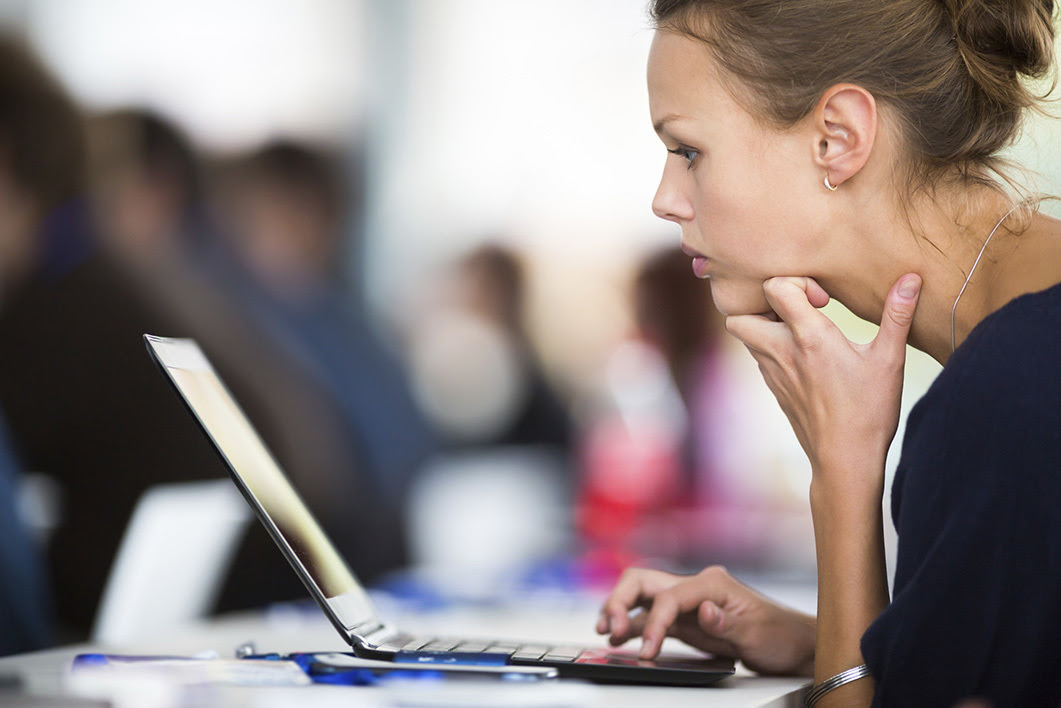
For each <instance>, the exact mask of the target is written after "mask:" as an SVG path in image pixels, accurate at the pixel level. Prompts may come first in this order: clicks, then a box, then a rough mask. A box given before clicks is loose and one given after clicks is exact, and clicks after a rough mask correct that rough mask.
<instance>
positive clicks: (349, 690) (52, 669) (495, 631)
mask: <svg viewBox="0 0 1061 708" xmlns="http://www.w3.org/2000/svg"><path fill="white" fill-rule="evenodd" d="M538 605H541V606H538ZM379 610H380V613H381V614H382V615H383V616H385V617H388V619H392V621H395V622H396V623H397V624H398V625H399V626H401V627H402V629H405V630H412V631H416V632H424V633H435V632H437V633H439V634H445V635H453V634H458V635H465V636H492V637H502V636H503V637H515V638H519V639H526V640H531V641H533V640H539V641H552V642H565V643H567V642H570V643H573V644H584V645H589V646H594V645H598V646H599V645H600V644H601V639H600V638H599V637H597V636H596V635H595V634H594V633H593V631H592V625H593V622H594V620H595V608H594V607H592V606H589V605H587V604H585V603H575V602H573V601H566V602H565V601H564V600H563V599H558V600H556V601H546V600H537V601H535V603H534V604H532V605H531V606H525V607H522V608H520V611H519V613H516V612H514V611H513V610H512V609H502V608H487V609H482V608H477V609H450V610H446V611H442V612H433V613H417V614H415V615H410V614H408V613H404V614H403V613H400V612H399V611H398V609H397V608H391V607H380V608H379ZM247 641H253V642H254V643H255V644H256V646H257V648H258V650H259V651H261V652H271V651H276V652H280V653H287V652H293V651H344V650H348V648H347V647H346V646H345V645H344V644H343V642H342V640H341V639H340V637H339V635H338V634H337V633H336V632H335V631H334V629H332V627H331V625H329V624H328V623H327V621H326V620H325V619H324V617H323V615H320V614H319V613H315V612H312V611H311V612H290V613H279V614H278V613H271V614H267V615H264V616H263V615H233V616H229V617H225V618H220V619H218V620H215V621H212V622H209V623H204V624H201V625H195V626H191V627H188V628H186V629H184V630H181V631H180V632H175V633H172V634H170V635H169V636H167V637H165V638H159V639H155V640H151V641H144V642H137V643H136V644H135V645H132V646H126V647H99V646H88V645H84V646H74V647H68V648H62V649H55V650H49V651H44V652H38V653H34V654H25V655H20V656H14V657H7V658H4V659H0V676H11V675H18V676H20V677H21V679H22V681H23V686H24V688H25V690H26V691H27V692H28V693H30V694H33V695H37V696H49V695H57V694H59V693H61V692H62V691H63V686H64V675H65V672H66V671H67V669H68V667H69V666H70V661H71V659H72V658H73V657H74V656H75V655H76V654H79V653H83V652H88V651H110V652H113V653H127V654H169V655H174V654H178V655H191V654H196V653H199V652H202V651H205V650H214V651H217V652H218V653H219V654H220V655H221V656H222V657H231V656H233V652H234V650H235V648H236V647H237V646H238V645H240V644H242V643H244V642H247ZM668 641H672V640H668ZM678 646H679V645H677V644H675V645H673V647H668V649H672V648H674V647H678ZM546 683H548V684H554V683H558V684H560V685H553V686H546V685H545V684H546ZM808 683H809V682H808V680H806V679H794V678H764V677H759V676H754V675H752V674H750V673H749V672H747V671H746V670H745V669H743V667H739V668H738V672H737V675H735V676H733V677H731V678H729V679H726V680H725V681H723V682H721V683H720V684H718V685H717V686H715V687H710V688H671V687H653V686H607V685H592V684H571V683H568V682H566V681H560V682H543V684H541V685H538V686H536V685H532V684H522V685H518V686H503V687H501V688H495V689H491V690H494V691H506V692H509V691H511V693H510V694H507V695H506V697H505V699H504V700H501V696H500V695H498V694H495V695H494V696H493V697H491V699H490V702H489V705H491V706H498V705H511V706H520V707H521V708H522V707H524V706H550V707H553V708H558V707H559V706H600V707H602V708H603V707H607V708H616V707H623V706H630V707H631V708H632V707H634V706H636V707H637V708H646V706H647V707H649V708H652V707H653V706H662V705H666V706H668V707H671V706H673V707H675V708H681V707H682V706H698V707H701V706H726V707H728V706H784V707H789V706H791V707H793V708H794V707H796V706H800V705H802V704H801V702H800V701H801V697H802V694H803V689H804V688H805V687H806V686H807V685H808ZM492 685H495V684H492ZM449 686H450V684H441V685H435V686H433V687H432V689H431V694H430V696H427V695H425V696H424V697H423V698H424V702H418V703H416V704H417V705H425V706H427V705H436V706H442V705H473V706H474V705H487V703H486V702H484V701H485V699H486V696H484V695H482V693H480V694H478V698H477V696H476V695H469V694H467V693H465V694H464V695H460V694H457V693H456V691H457V690H467V689H460V688H459V687H458V686H457V685H456V684H453V686H454V688H453V691H454V692H453V693H452V695H449V696H447V691H448V690H449ZM414 698H415V697H414ZM447 698H448V702H447ZM409 700H410V699H409V696H408V695H399V694H396V693H395V690H394V689H385V688H377V687H332V686H319V685H315V686H310V687H305V688H299V687H293V688H243V687H229V688H224V689H219V690H218V691H216V692H214V693H211V694H210V696H209V699H208V701H207V702H206V703H204V704H209V705H232V706H250V705H253V706H262V705H265V706H280V705H297V706H299V708H317V706H331V705H333V704H335V705H340V704H342V705H344V706H350V705H357V706H372V707H375V706H381V707H382V706H394V705H396V704H397V703H399V702H401V703H403V704H408V701H409ZM0 702H2V701H0Z"/></svg>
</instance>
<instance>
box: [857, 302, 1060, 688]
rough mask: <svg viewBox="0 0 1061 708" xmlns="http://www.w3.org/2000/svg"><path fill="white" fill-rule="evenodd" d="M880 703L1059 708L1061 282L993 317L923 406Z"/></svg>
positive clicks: (906, 460)
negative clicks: (976, 699) (973, 701)
mask: <svg viewBox="0 0 1061 708" xmlns="http://www.w3.org/2000/svg"><path fill="white" fill-rule="evenodd" d="M892 517H893V518H894V520H895V527H896V529H897V530H898V533H899V549H898V557H897V564H896V572H895V588H894V592H893V594H892V603H891V605H890V606H889V607H888V608H887V609H886V610H884V612H883V613H881V615H880V617H879V618H878V619H877V620H876V621H875V622H874V623H873V624H872V625H871V626H870V628H869V629H868V630H867V631H866V634H865V635H864V636H863V637H862V655H863V657H864V658H865V660H866V663H867V664H868V665H869V667H870V669H871V671H872V673H873V677H874V679H875V681H876V698H875V700H874V705H875V706H952V705H953V704H954V703H955V702H956V701H958V700H960V699H962V698H966V697H970V696H983V697H986V698H988V699H989V700H990V701H991V702H992V703H993V704H994V706H995V708H1004V707H1005V706H1050V707H1051V708H1055V707H1056V706H1058V705H1061V285H1057V286H1054V287H1052V288H1050V289H1049V290H1045V291H1043V292H1039V293H1032V294H1028V295H1024V296H1021V297H1019V298H1017V299H1015V300H1013V301H1012V302H1010V303H1008V304H1007V305H1006V306H1004V307H1003V308H1002V309H1000V310H998V311H997V312H995V313H993V314H991V315H990V316H988V317H987V318H985V319H984V320H983V321H982V322H981V323H980V324H979V325H978V326H977V327H976V328H975V329H974V330H973V331H972V333H971V334H970V335H969V337H968V339H967V340H966V341H965V342H964V343H963V344H962V345H961V346H960V347H959V348H958V350H957V351H956V352H954V354H953V355H952V356H951V358H950V361H948V362H947V366H946V367H945V368H944V369H943V371H942V373H940V375H939V377H937V379H936V381H935V382H934V383H933V384H932V387H931V388H930V389H929V390H928V393H926V394H925V396H924V398H922V399H921V400H920V401H919V402H918V403H917V405H916V406H915V407H914V409H913V411H911V413H910V418H909V421H908V423H907V426H906V436H905V439H904V440H903V449H902V456H901V458H900V461H899V467H898V470H897V472H896V475H895V483H894V486H893V488H892Z"/></svg>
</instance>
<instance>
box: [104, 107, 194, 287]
mask: <svg viewBox="0 0 1061 708" xmlns="http://www.w3.org/2000/svg"><path fill="white" fill-rule="evenodd" d="M88 152H89V165H90V168H91V196H92V203H93V207H94V209H93V212H94V215H95V219H96V223H97V229H96V231H97V233H98V235H99V237H100V240H101V243H102V245H103V247H104V248H106V249H107V250H108V251H109V252H110V253H111V254H112V255H113V256H114V258H115V259H117V260H119V261H122V262H123V263H127V264H128V266H129V268H130V269H135V270H148V271H151V270H164V269H165V268H167V267H178V266H179V265H180V264H181V263H182V262H183V261H186V260H189V259H190V258H191V257H192V256H193V255H194V253H195V251H196V250H197V247H198V246H199V245H200V244H201V243H202V242H203V241H204V240H205V239H206V237H207V233H206V231H207V229H208V228H209V225H208V224H207V222H206V220H205V217H204V214H203V199H202V185H201V175H200V168H199V164H198V162H199V161H198V158H197V156H196V154H195V151H194V150H193V148H192V146H191V144H190V142H189V141H188V139H187V138H186V137H185V136H184V135H183V134H182V133H181V131H180V130H179V129H178V128H177V127H176V126H175V125H173V124H172V123H170V122H169V121H168V120H166V119H165V118H164V117H162V116H161V115H159V114H157V113H155V112H153V111H149V110H147V109H141V108H126V109H120V110H114V111H110V112H107V113H103V114H101V115H97V116H93V117H92V118H91V119H90V120H89V122H88Z"/></svg>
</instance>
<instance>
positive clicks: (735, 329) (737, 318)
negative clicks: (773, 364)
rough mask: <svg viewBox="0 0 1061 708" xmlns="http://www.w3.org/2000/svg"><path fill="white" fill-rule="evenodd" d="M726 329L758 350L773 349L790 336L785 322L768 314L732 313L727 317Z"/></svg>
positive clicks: (749, 346) (745, 344)
mask: <svg viewBox="0 0 1061 708" xmlns="http://www.w3.org/2000/svg"><path fill="white" fill-rule="evenodd" d="M726 331H728V332H729V333H730V334H732V335H733V336H734V337H736V338H737V339H739V340H740V341H741V342H742V343H743V344H744V346H746V347H748V348H749V349H752V350H754V351H757V352H770V351H773V350H774V349H776V348H777V346H778V345H779V344H780V343H781V341H782V340H783V338H785V337H787V336H788V334H787V328H786V326H785V324H784V323H782V322H777V321H774V320H771V319H770V318H768V317H767V316H766V315H730V316H729V317H727V318H726Z"/></svg>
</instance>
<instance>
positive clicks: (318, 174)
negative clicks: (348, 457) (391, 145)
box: [218, 140, 436, 515]
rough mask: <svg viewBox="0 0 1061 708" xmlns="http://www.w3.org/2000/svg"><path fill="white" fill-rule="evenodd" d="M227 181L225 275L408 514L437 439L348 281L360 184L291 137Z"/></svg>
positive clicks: (385, 492)
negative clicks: (414, 482)
mask: <svg viewBox="0 0 1061 708" xmlns="http://www.w3.org/2000/svg"><path fill="white" fill-rule="evenodd" d="M220 182H221V185H220V188H219V190H218V202H219V203H218V212H219V213H220V214H221V222H222V227H221V229H220V234H221V238H222V242H221V247H220V250H221V252H222V257H223V258H225V259H226V262H225V263H224V264H223V265H222V268H221V271H220V272H221V273H224V276H223V277H224V278H225V280H226V282H227V284H228V286H229V291H230V292H231V293H232V294H233V296H234V297H235V299H236V300H237V301H238V302H239V303H240V305H241V306H242V308H243V309H244V311H246V312H247V313H248V314H249V315H250V316H251V318H252V319H253V320H254V321H255V322H257V323H258V324H259V325H260V326H261V327H262V329H263V331H264V332H265V333H266V334H267V336H268V337H269V338H270V341H271V342H272V343H273V345H274V346H276V347H277V348H279V349H281V350H282V351H284V352H286V353H287V354H288V355H289V356H290V357H291V358H292V359H293V360H294V361H295V362H296V363H297V365H298V366H299V367H300V369H301V370H302V371H304V372H305V374H306V375H307V376H308V377H310V378H311V379H313V380H314V381H316V383H317V385H318V386H319V387H320V388H321V389H322V390H323V391H325V392H326V394H327V396H328V397H329V398H330V400H331V401H332V403H333V404H334V406H335V408H336V409H337V410H338V411H339V412H340V414H341V416H342V418H343V421H344V423H345V428H346V431H347V434H348V436H349V438H350V440H351V441H353V442H354V444H356V446H357V447H358V449H359V451H360V453H361V457H360V463H361V473H362V476H363V477H364V478H365V479H366V481H367V483H368V484H369V485H370V487H369V488H370V490H371V494H372V497H373V499H375V500H376V502H377V504H379V505H380V508H381V509H386V510H387V511H388V512H390V513H393V514H395V515H398V514H399V512H400V511H401V510H402V507H403V505H404V498H405V494H406V489H407V485H408V483H409V480H410V478H411V477H412V476H413V475H414V474H415V472H416V471H417V469H419V467H420V466H421V465H422V464H423V463H424V461H425V460H426V459H427V458H428V457H429V456H430V455H431V454H432V453H433V451H434V449H435V445H436V443H435V436H434V432H433V431H432V430H431V428H430V426H429V425H428V423H427V422H426V421H425V420H424V418H423V416H422V415H421V414H420V411H419V410H418V409H417V407H416V405H415V403H414V402H413V399H412V395H411V393H410V390H409V385H408V382H407V380H406V376H405V371H404V368H403V366H402V363H401V361H400V360H399V359H398V358H397V357H396V356H395V355H394V354H393V353H392V352H391V351H390V350H389V349H388V348H387V346H386V345H385V343H384V341H383V340H382V339H381V337H380V336H379V334H377V331H376V329H375V327H374V323H373V322H371V321H370V320H369V317H368V315H367V313H365V312H364V311H363V310H362V309H361V308H360V307H359V306H358V305H357V302H356V299H355V293H353V292H352V291H351V290H350V288H348V287H347V284H346V283H344V282H343V280H342V278H341V273H342V271H343V263H344V253H345V252H346V251H345V239H344V235H345V234H346V232H347V226H348V225H349V224H351V223H353V222H354V221H355V218H356V211H357V208H358V206H359V205H358V204H357V203H356V202H357V201H358V198H357V197H356V196H355V198H354V199H353V200H351V195H356V194H358V192H359V190H358V189H357V188H356V184H351V183H350V182H351V180H350V179H348V178H347V176H346V173H345V171H344V170H343V169H342V168H341V167H340V166H339V164H338V158H337V157H336V156H334V155H332V154H330V153H329V152H327V151H324V150H321V149H318V148H316V147H313V146H310V145H308V144H305V143H300V142H296V141H292V140H276V141H274V142H271V143H268V144H266V145H264V146H262V147H261V148H260V149H258V150H256V151H255V152H253V153H252V154H250V155H248V156H246V157H245V158H243V159H240V160H238V161H236V163H235V164H234V165H232V166H231V167H230V168H229V169H228V170H227V172H226V173H225V174H224V175H223V176H222V178H221V180H220Z"/></svg>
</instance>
